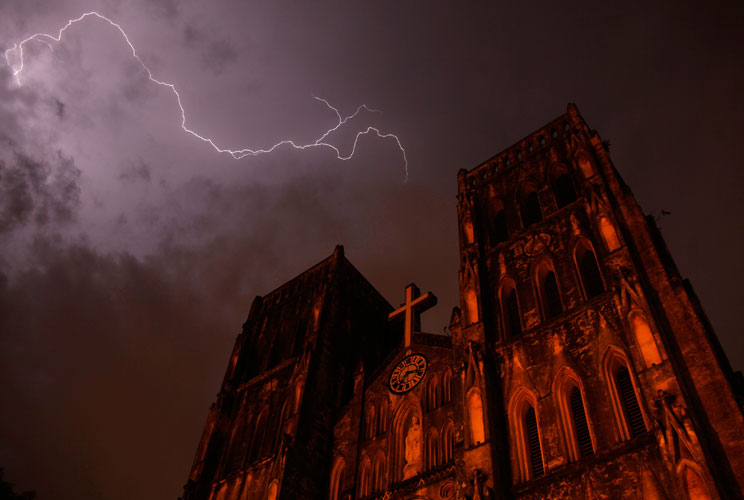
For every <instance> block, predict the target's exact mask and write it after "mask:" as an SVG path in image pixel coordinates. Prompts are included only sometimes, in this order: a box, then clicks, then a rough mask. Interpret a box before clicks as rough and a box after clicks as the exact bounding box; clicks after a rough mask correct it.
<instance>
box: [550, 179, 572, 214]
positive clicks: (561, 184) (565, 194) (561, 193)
mask: <svg viewBox="0 0 744 500" xmlns="http://www.w3.org/2000/svg"><path fill="white" fill-rule="evenodd" d="M553 193H554V194H555V201H556V203H558V208H563V207H565V206H566V205H568V204H569V203H572V202H574V201H576V198H577V197H576V189H574V185H573V182H571V176H569V175H568V174H561V175H560V176H559V177H558V178H557V179H556V180H555V183H554V184H553Z"/></svg>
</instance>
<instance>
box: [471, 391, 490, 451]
mask: <svg viewBox="0 0 744 500" xmlns="http://www.w3.org/2000/svg"><path fill="white" fill-rule="evenodd" d="M468 417H469V423H470V446H476V445H479V444H481V443H484V442H485V441H486V429H485V425H484V422H483V399H481V396H480V394H479V393H478V392H477V391H473V392H471V393H470V396H468Z"/></svg>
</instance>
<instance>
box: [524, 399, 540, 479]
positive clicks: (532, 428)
mask: <svg viewBox="0 0 744 500" xmlns="http://www.w3.org/2000/svg"><path fill="white" fill-rule="evenodd" d="M524 426H525V433H526V434H527V436H526V437H527V450H528V452H529V460H530V465H531V466H532V477H538V476H542V475H543V460H542V451H541V450H540V436H539V434H538V431H537V418H536V417H535V409H534V408H533V407H531V406H530V407H529V408H527V412H526V413H525V416H524Z"/></svg>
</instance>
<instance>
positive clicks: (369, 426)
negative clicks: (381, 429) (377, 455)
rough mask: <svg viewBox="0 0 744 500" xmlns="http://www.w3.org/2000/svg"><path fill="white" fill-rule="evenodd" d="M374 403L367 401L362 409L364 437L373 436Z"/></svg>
mask: <svg viewBox="0 0 744 500" xmlns="http://www.w3.org/2000/svg"><path fill="white" fill-rule="evenodd" d="M375 413H376V412H375V404H374V403H372V402H368V403H367V404H366V405H365V410H364V437H365V439H371V438H373V437H375V430H376V429H375V424H376V421H375Z"/></svg>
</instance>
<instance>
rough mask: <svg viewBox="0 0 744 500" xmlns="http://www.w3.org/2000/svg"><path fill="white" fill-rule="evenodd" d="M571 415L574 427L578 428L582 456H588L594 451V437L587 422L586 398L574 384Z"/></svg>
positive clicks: (571, 397) (577, 436)
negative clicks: (583, 397) (590, 433)
mask: <svg viewBox="0 0 744 500" xmlns="http://www.w3.org/2000/svg"><path fill="white" fill-rule="evenodd" d="M570 400H571V417H572V418H573V423H574V429H575V430H576V440H577V441H578V443H577V444H578V445H579V453H580V454H581V456H582V457H587V456H589V455H591V454H592V453H594V448H593V447H592V438H591V436H590V435H589V425H588V424H587V422H586V412H585V411H584V400H583V399H582V398H581V390H580V389H579V388H578V387H576V386H574V387H573V389H571V394H570Z"/></svg>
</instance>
